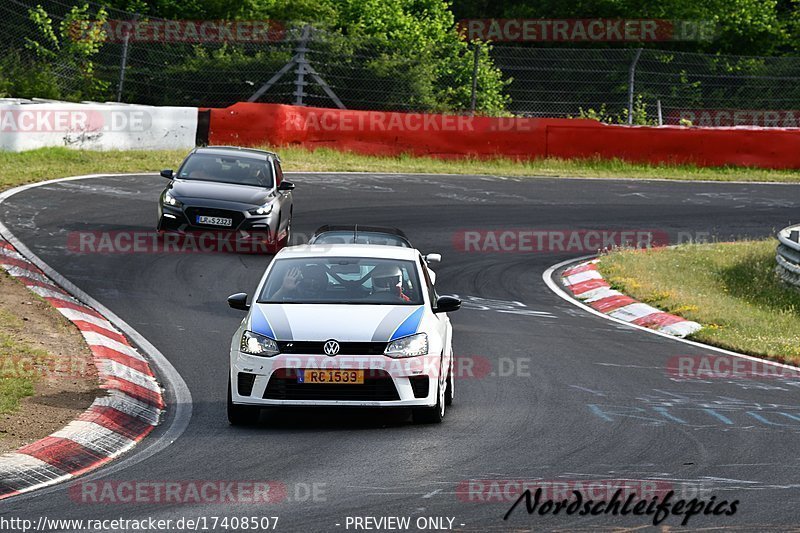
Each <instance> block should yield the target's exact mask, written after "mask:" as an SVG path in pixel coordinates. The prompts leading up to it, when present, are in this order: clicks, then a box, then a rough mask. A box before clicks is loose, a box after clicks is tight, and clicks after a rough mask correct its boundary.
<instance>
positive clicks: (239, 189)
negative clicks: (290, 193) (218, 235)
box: [172, 180, 273, 205]
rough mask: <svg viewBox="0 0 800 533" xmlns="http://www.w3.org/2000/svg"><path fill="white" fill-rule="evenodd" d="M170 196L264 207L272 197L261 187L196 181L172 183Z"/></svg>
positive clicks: (176, 181)
mask: <svg viewBox="0 0 800 533" xmlns="http://www.w3.org/2000/svg"><path fill="white" fill-rule="evenodd" d="M172 194H173V196H175V197H177V198H181V199H187V198H203V199H210V200H219V201H223V202H233V203H238V204H247V205H264V204H266V203H267V202H268V201H269V200H270V199H271V198H272V196H273V195H272V192H271V191H270V190H269V189H264V188H261V187H251V186H249V185H235V184H232V183H215V182H213V181H196V180H175V181H173V182H172Z"/></svg>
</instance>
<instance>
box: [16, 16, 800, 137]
mask: <svg viewBox="0 0 800 533" xmlns="http://www.w3.org/2000/svg"><path fill="white" fill-rule="evenodd" d="M37 4H40V5H41V6H42V7H43V8H44V9H45V11H47V13H48V14H49V16H50V18H51V19H52V21H53V26H54V27H55V28H56V29H57V30H59V28H58V27H59V24H60V23H61V22H62V21H64V19H65V17H66V16H67V13H68V12H69V9H70V8H71V7H72V6H73V3H72V2H70V1H68V0H63V1H59V0H47V1H36V0H0V50H2V51H3V54H0V93H2V92H3V87H4V84H3V81H4V80H3V76H4V75H5V76H9V75H10V74H9V72H13V68H11V67H9V66H8V62H9V61H10V60H9V58H17V60H18V62H19V63H20V64H23V65H26V64H29V63H26V61H32V60H35V61H37V63H36V65H38V66H37V67H36V68H37V70H41V71H42V72H41V77H42V78H46V77H47V76H50V77H52V79H53V80H54V82H53V83H52V84H50V85H47V83H46V82H47V80H46V79H43V80H40V81H41V83H43V84H44V85H45V88H46V89H47V90H45V89H42V90H41V93H42V94H26V95H24V96H44V97H48V96H50V97H57V98H61V99H80V98H86V95H87V94H91V95H92V96H91V97H92V98H94V99H100V100H119V101H122V102H132V103H140V104H154V105H191V106H202V107H206V106H208V107H219V106H227V105H230V104H232V103H234V102H239V101H248V100H250V101H259V102H274V103H291V104H301V105H309V106H320V107H337V106H338V107H343V108H348V109H370V110H396V111H449V112H456V113H464V112H470V111H472V110H473V109H474V108H475V107H477V111H478V112H479V113H480V112H481V111H482V109H485V106H484V105H483V103H482V102H483V100H482V98H483V96H484V93H485V91H486V86H487V84H488V83H489V81H488V80H489V77H490V75H489V74H487V72H488V71H487V69H486V68H484V67H483V66H481V67H480V68H478V67H479V65H478V64H477V63H476V59H477V58H478V57H479V56H481V57H483V55H486V54H488V58H490V60H491V62H492V63H493V64H494V67H496V69H499V72H500V73H501V75H502V78H503V80H505V85H504V86H503V88H502V92H503V94H504V96H505V103H504V104H503V106H502V107H504V110H505V112H507V113H511V114H514V115H519V116H532V117H591V118H596V119H599V120H604V121H608V122H619V123H631V124H679V123H684V124H689V123H691V124H692V125H695V126H720V125H721V126H732V125H760V126H800V58H794V57H771V58H759V57H744V56H721V55H704V54H694V53H687V52H679V51H668V50H657V49H652V48H644V49H631V48H611V47H606V48H585V47H583V48H550V47H543V46H541V45H532V46H519V45H515V46H504V45H499V44H498V45H494V46H491V47H490V46H487V45H481V48H479V49H478V50H477V51H476V50H475V49H474V48H466V47H462V48H463V49H461V50H460V51H458V52H457V53H453V51H452V50H450V51H444V52H443V51H441V50H427V51H422V53H420V52H419V51H416V52H415V53H414V54H413V55H412V54H407V53H405V51H404V50H402V49H391V45H388V46H387V43H386V41H384V40H378V39H376V40H371V39H369V38H363V37H361V38H354V37H352V36H345V35H342V34H341V33H339V32H328V31H324V30H322V29H320V28H310V27H307V26H297V27H293V28H287V29H286V31H285V32H283V31H282V32H281V33H280V35H279V36H276V37H275V38H272V39H270V40H269V42H227V43H214V42H203V43H200V42H158V41H157V40H152V41H147V42H141V41H140V40H119V39H117V40H113V41H108V42H105V43H104V44H102V46H100V47H99V50H98V51H97V53H96V54H95V55H93V56H92V62H93V65H94V71H93V73H92V77H93V79H94V80H95V81H99V83H96V84H94V85H92V86H91V87H90V88H89V89H87V83H89V82H87V80H86V79H85V76H82V75H81V74H80V72H79V70H80V69H79V68H77V67H76V65H75V64H71V63H70V62H69V61H63V60H62V59H60V56H59V55H58V54H54V55H53V57H52V59H51V60H49V62H48V61H47V60H46V58H45V59H43V57H42V55H41V54H39V55H35V54H34V52H33V51H32V49H31V43H32V42H45V44H47V43H46V39H44V38H43V36H42V32H41V27H40V26H37V25H36V24H35V23H34V22H33V21H32V19H31V16H30V12H29V11H30V9H32V8H34V7H35V6H36V5H37ZM136 17H138V15H136V14H133V13H127V12H121V11H114V10H109V18H110V19H116V20H133V19H135V18H136ZM59 31H60V30H59ZM62 48H64V47H62ZM62 51H63V50H62ZM448 54H449V55H448ZM4 58H5V59H4ZM43 61H44V63H42V62H43ZM12 66H13V65H12ZM18 66H19V65H18ZM5 81H6V84H5V85H6V86H8V85H10V84H9V83H8V80H5ZM90 85H91V83H90ZM34 90H35V88H34ZM9 96H23V95H20V94H10V95H9ZM499 111H500V110H499V109H498V108H497V107H495V108H493V112H499Z"/></svg>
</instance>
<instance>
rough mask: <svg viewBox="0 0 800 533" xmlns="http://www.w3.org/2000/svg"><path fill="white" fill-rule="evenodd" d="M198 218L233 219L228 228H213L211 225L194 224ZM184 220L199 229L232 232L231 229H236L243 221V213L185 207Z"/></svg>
mask: <svg viewBox="0 0 800 533" xmlns="http://www.w3.org/2000/svg"><path fill="white" fill-rule="evenodd" d="M198 216H206V217H222V218H230V219H233V225H232V226H230V227H228V226H215V225H213V224H198V223H197V222H196V221H197V217H198ZM186 218H188V219H189V224H191V225H192V226H196V227H199V228H214V229H218V230H232V229H237V228H238V227H239V226H240V225H241V224H242V221H244V213H241V212H239V211H230V210H228V209H212V208H209V207H187V208H186Z"/></svg>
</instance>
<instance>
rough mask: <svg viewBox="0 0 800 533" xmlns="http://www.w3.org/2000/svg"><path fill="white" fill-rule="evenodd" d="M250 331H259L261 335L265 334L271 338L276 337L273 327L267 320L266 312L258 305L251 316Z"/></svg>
mask: <svg viewBox="0 0 800 533" xmlns="http://www.w3.org/2000/svg"><path fill="white" fill-rule="evenodd" d="M250 331H252V332H253V333H258V334H259V335H264V336H266V337H269V338H270V339H274V338H275V334H274V333H273V332H272V327H271V326H270V325H269V320H267V317H265V316H264V313H263V312H262V311H261V308H259V307H258V306H256V308H255V309H253V313H252V315H251V316H250Z"/></svg>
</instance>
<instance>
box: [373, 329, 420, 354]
mask: <svg viewBox="0 0 800 533" xmlns="http://www.w3.org/2000/svg"><path fill="white" fill-rule="evenodd" d="M383 353H384V354H385V355H387V356H389V357H394V358H400V357H416V356H418V355H425V354H427V353H428V335H427V334H425V333H417V334H416V335H409V336H408V337H403V338H401V339H397V340H396V341H392V342H390V343H389V346H387V347H386V350H385V351H384V352H383Z"/></svg>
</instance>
